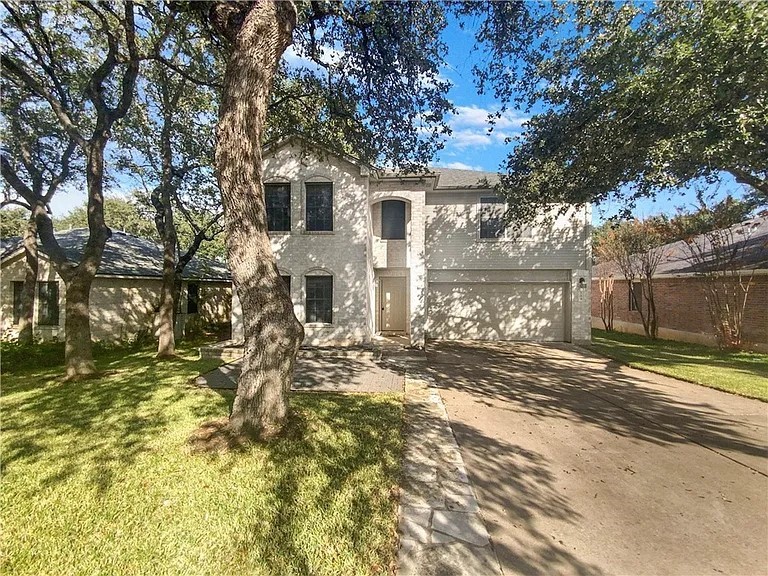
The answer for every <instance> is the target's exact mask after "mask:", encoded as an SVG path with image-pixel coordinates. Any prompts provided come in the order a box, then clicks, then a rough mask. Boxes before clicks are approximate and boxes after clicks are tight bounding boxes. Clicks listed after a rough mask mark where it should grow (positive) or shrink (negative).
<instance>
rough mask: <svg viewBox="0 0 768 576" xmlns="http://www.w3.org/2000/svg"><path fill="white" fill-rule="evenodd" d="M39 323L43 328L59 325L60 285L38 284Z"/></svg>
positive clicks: (50, 283) (54, 283)
mask: <svg viewBox="0 0 768 576" xmlns="http://www.w3.org/2000/svg"><path fill="white" fill-rule="evenodd" d="M37 310H38V315H37V323H38V324H39V325H41V326H58V324H59V283H58V282H38V283H37Z"/></svg>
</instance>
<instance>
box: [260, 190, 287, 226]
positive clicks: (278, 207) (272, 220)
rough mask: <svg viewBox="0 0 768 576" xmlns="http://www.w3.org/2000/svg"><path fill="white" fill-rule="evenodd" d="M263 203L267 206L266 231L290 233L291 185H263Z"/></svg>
mask: <svg viewBox="0 0 768 576" xmlns="http://www.w3.org/2000/svg"><path fill="white" fill-rule="evenodd" d="M264 201H265V203H266V205H267V230H268V231H270V232H290V231H291V185H290V184H265V185H264Z"/></svg>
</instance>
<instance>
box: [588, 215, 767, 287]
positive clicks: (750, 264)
mask: <svg viewBox="0 0 768 576" xmlns="http://www.w3.org/2000/svg"><path fill="white" fill-rule="evenodd" d="M725 230H728V232H727V237H728V238H730V239H732V243H731V244H730V245H729V246H727V247H724V249H725V250H729V249H731V250H736V251H737V255H736V258H737V259H738V260H737V261H735V262H734V264H736V265H737V267H738V268H740V269H742V270H766V269H768V216H760V217H757V218H752V219H751V220H746V221H744V222H741V223H739V224H735V225H734V226H731V227H730V228H727V229H725ZM690 241H691V242H692V243H694V244H696V245H697V246H700V247H701V251H702V253H703V254H704V261H703V263H702V264H701V265H697V264H696V263H695V262H693V263H692V262H690V249H689V248H688V247H687V246H686V242H685V241H683V240H679V241H677V242H671V243H669V244H665V245H664V246H661V247H660V248H659V250H661V251H662V252H663V255H662V259H661V261H660V262H659V265H658V266H657V267H656V273H655V274H654V276H675V275H689V274H697V273H701V272H704V271H705V269H706V268H707V266H708V265H715V264H716V258H715V255H714V254H713V252H712V250H711V248H710V246H709V240H708V236H707V235H706V234H700V235H698V236H695V237H694V238H692V239H691V240H690ZM611 274H613V275H614V276H621V275H622V274H621V270H620V269H619V267H618V265H617V264H616V263H615V262H602V263H600V264H595V265H594V266H593V267H592V277H593V278H604V277H607V276H610V275H611Z"/></svg>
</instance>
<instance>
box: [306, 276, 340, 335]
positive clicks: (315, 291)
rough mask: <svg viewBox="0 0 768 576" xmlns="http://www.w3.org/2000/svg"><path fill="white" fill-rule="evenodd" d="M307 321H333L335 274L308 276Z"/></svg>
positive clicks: (326, 322)
mask: <svg viewBox="0 0 768 576" xmlns="http://www.w3.org/2000/svg"><path fill="white" fill-rule="evenodd" d="M305 279H306V283H307V302H306V309H307V322H308V323H309V322H320V323H323V324H331V323H332V322H333V276H306V277H305Z"/></svg>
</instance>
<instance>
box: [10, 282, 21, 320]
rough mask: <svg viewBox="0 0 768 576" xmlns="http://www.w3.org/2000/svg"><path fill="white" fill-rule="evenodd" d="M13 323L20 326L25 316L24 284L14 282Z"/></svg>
mask: <svg viewBox="0 0 768 576" xmlns="http://www.w3.org/2000/svg"><path fill="white" fill-rule="evenodd" d="M12 284H13V323H14V324H18V323H19V322H20V321H21V315H22V314H23V312H24V311H23V302H22V295H23V293H24V282H13V283H12Z"/></svg>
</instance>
